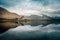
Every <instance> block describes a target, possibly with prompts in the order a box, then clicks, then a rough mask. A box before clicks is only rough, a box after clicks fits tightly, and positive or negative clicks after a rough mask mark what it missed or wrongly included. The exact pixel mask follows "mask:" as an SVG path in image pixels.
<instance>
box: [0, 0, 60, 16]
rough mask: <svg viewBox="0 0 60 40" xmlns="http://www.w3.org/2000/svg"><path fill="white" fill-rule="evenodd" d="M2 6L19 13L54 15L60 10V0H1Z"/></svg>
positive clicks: (0, 4)
mask: <svg viewBox="0 0 60 40" xmlns="http://www.w3.org/2000/svg"><path fill="white" fill-rule="evenodd" d="M0 6H1V7H4V8H6V9H7V10H9V11H11V12H15V13H17V14H19V15H34V14H35V15H41V14H47V15H54V14H53V12H55V11H57V10H60V1H59V0H1V1H0Z"/></svg>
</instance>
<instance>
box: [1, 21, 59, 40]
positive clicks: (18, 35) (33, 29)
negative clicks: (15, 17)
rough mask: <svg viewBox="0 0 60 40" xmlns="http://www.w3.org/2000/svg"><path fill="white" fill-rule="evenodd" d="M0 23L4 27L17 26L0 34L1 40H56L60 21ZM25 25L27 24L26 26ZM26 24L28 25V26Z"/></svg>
mask: <svg viewBox="0 0 60 40" xmlns="http://www.w3.org/2000/svg"><path fill="white" fill-rule="evenodd" d="M0 24H1V25H3V26H5V28H6V27H9V26H10V27H17V28H15V29H11V30H8V31H7V32H5V33H4V34H2V35H1V34H0V38H1V40H4V39H6V40H10V39H11V40H25V39H28V40H30V39H31V40H33V39H36V40H52V39H53V40H58V39H60V38H59V37H60V36H59V33H60V32H59V30H60V27H59V25H60V22H57V21H27V22H22V21H21V22H11V21H10V22H9V21H7V22H1V23H0ZM50 24H52V25H50ZM25 25H27V27H26V26H25ZM28 25H30V27H29V26H28ZM39 25H42V26H39ZM54 25H55V26H54ZM56 25H57V26H56ZM22 26H23V27H22ZM23 30H24V31H23ZM54 30H55V31H54ZM49 32H50V33H49ZM7 36H8V37H7ZM3 37H4V39H3ZM12 37H13V38H12Z"/></svg>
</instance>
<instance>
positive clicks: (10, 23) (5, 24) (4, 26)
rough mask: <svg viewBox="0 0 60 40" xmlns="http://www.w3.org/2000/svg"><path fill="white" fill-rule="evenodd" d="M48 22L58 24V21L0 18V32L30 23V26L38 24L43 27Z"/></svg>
mask: <svg viewBox="0 0 60 40" xmlns="http://www.w3.org/2000/svg"><path fill="white" fill-rule="evenodd" d="M49 24H60V22H58V21H36V20H32V21H23V20H18V19H4V20H3V19H0V32H5V31H6V30H8V29H10V28H16V27H17V26H20V25H22V26H24V25H31V26H39V25H42V27H45V26H47V25H49Z"/></svg>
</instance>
